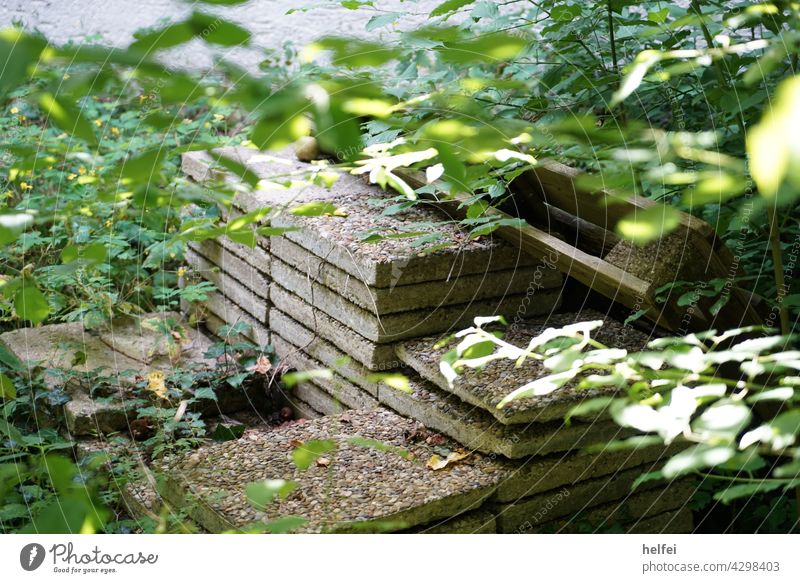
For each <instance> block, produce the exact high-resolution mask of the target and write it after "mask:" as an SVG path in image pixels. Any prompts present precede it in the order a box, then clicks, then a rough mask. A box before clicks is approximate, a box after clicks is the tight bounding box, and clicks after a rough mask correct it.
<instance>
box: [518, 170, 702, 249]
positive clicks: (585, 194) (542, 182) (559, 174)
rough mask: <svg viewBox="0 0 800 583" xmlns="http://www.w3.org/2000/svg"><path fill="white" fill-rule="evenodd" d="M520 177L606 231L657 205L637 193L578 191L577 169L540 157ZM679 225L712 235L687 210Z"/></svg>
mask: <svg viewBox="0 0 800 583" xmlns="http://www.w3.org/2000/svg"><path fill="white" fill-rule="evenodd" d="M523 176H525V180H526V182H527V184H528V185H529V186H532V187H534V188H536V189H537V190H538V192H539V193H540V195H541V196H542V197H543V198H544V201H545V202H546V203H548V204H551V205H553V206H557V207H558V208H560V209H563V210H565V211H567V212H568V213H570V214H572V215H575V216H576V217H578V218H581V219H583V220H585V221H589V222H591V223H594V224H595V225H597V226H598V227H602V228H604V229H607V230H609V231H614V230H615V229H616V226H617V223H619V221H620V219H622V218H623V217H625V216H626V215H628V214H629V213H631V212H632V211H634V210H636V209H641V210H644V209H646V208H649V207H652V206H653V205H656V204H658V203H656V202H654V201H652V200H650V199H647V198H644V197H641V196H633V197H628V198H623V197H621V196H620V195H619V194H616V193H614V191H613V190H598V191H594V192H589V191H586V190H582V189H580V188H578V186H577V185H576V183H575V182H576V180H577V178H578V176H580V171H578V170H576V169H575V168H571V167H569V166H567V165H565V164H561V163H560V162H556V161H554V160H541V161H540V162H539V165H538V166H537V167H536V168H534V169H533V170H530V171H529V172H527V173H526V174H525V175H523ZM680 224H681V225H684V226H686V227H688V228H690V229H692V230H693V231H696V232H698V233H700V234H702V235H703V237H706V238H708V237H710V236H713V235H714V229H713V227H711V225H709V224H708V223H706V222H705V221H703V220H701V219H698V218H697V217H694V216H692V215H690V214H688V213H683V212H682V213H681V214H680Z"/></svg>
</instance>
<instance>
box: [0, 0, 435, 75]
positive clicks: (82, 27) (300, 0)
mask: <svg viewBox="0 0 800 583" xmlns="http://www.w3.org/2000/svg"><path fill="white" fill-rule="evenodd" d="M441 2H442V0H419V1H413V0H412V1H409V0H405V1H404V0H376V1H375V2H374V4H375V6H376V7H378V8H380V9H381V10H387V11H392V10H397V11H410V12H415V13H418V14H419V15H422V14H425V13H427V12H430V10H431V9H432V8H433V7H434V6H436V5H438V4H440V3H441ZM315 4H316V5H317V6H319V5H321V4H323V3H322V2H314V0H251V1H250V2H248V3H246V4H243V5H241V6H233V7H228V8H224V9H222V10H219V9H217V10H216V11H217V12H218V13H220V14H224V15H225V18H227V19H229V20H232V21H234V22H237V23H239V24H241V25H243V26H245V27H246V28H248V29H249V30H250V31H251V32H253V34H254V40H255V43H256V44H257V45H258V46H259V47H263V48H280V47H281V46H282V45H283V43H284V42H286V41H292V42H294V43H295V44H296V45H298V46H302V45H304V44H307V43H308V42H310V41H311V40H313V39H314V38H316V37H318V36H320V35H324V34H344V35H361V36H377V37H380V36H381V35H383V36H386V35H388V34H390V33H389V32H388V29H383V31H373V32H372V33H369V34H368V33H366V32H365V30H364V26H365V24H366V22H367V20H368V19H369V18H370V16H372V15H373V14H375V12H374V11H371V10H368V9H360V10H348V9H346V8H342V7H341V6H336V7H328V8H314V9H313V10H310V11H308V12H296V13H293V14H286V12H287V11H288V10H290V9H299V8H303V7H309V6H313V5H315ZM194 9H202V10H204V11H207V12H214V11H215V7H214V6H211V5H207V4H197V3H193V2H187V1H183V0H0V27H5V26H8V25H10V24H11V23H12V22H21V23H23V24H24V25H25V26H27V27H29V28H33V29H38V30H41V31H42V32H43V33H45V34H46V35H47V36H48V38H50V39H51V40H53V41H55V42H66V41H69V40H73V41H84V40H86V39H87V37H88V38H90V39H97V38H98V37H97V36H96V35H99V38H100V40H101V42H103V43H104V44H112V45H115V46H125V45H126V44H128V43H129V42H130V41H131V40H132V38H133V33H134V32H135V31H136V30H138V29H140V28H143V27H147V26H153V25H157V24H158V23H159V21H163V20H165V19H173V20H179V19H180V18H182V17H184V16H186V15H187V14H189V13H190V12H191V11H192V10H194ZM419 20H420V18H416V19H415V18H411V19H409V20H406V21H404V22H403V26H405V27H408V26H413V25H414V24H415V22H418V21H419ZM215 51H217V52H218V53H219V52H220V51H218V49H215ZM221 53H222V54H223V55H227V56H228V57H230V58H236V59H237V60H238V61H239V62H240V63H241V64H244V65H247V66H253V65H254V64H256V63H258V61H259V60H260V59H261V58H262V56H261V53H260V51H252V50H241V49H233V50H230V49H226V50H223V51H221ZM169 61H170V62H173V63H174V64H184V65H186V64H188V65H192V66H196V67H205V66H208V65H209V64H210V63H211V62H212V61H211V52H210V51H209V49H208V47H206V46H204V45H203V44H202V43H199V42H197V43H193V44H192V45H190V46H188V47H186V48H184V49H182V50H180V51H178V52H177V53H173V54H171V55H170V57H169Z"/></svg>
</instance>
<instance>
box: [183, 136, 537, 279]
mask: <svg viewBox="0 0 800 583" xmlns="http://www.w3.org/2000/svg"><path fill="white" fill-rule="evenodd" d="M222 150H223V151H224V152H225V153H226V155H230V156H231V157H233V158H236V159H239V160H240V161H242V162H243V163H245V164H246V165H247V167H248V168H249V169H251V170H253V171H254V172H256V174H258V175H259V176H260V177H262V178H263V180H262V185H261V186H262V188H261V189H260V190H256V191H255V192H252V193H249V192H242V193H240V194H238V195H237V197H236V199H235V201H234V204H236V205H237V206H238V207H239V208H240V209H241V210H243V211H245V212H250V211H253V210H257V209H261V208H265V207H272V208H284V207H288V206H291V205H293V204H297V203H303V202H309V201H315V200H318V201H329V202H331V203H333V204H335V205H336V206H337V207H338V208H339V209H340V211H341V212H340V213H338V214H341V215H346V216H322V217H298V216H294V215H289V214H286V213H283V214H281V215H279V216H276V217H274V218H273V221H272V224H273V225H275V226H298V227H301V229H300V230H298V231H293V232H290V233H287V235H286V237H288V238H289V239H291V240H292V241H293V242H295V243H297V244H299V245H300V246H302V247H304V248H305V249H307V250H308V251H311V252H312V253H314V254H316V255H317V256H319V257H322V258H325V259H326V260H327V261H329V262H331V263H332V264H334V265H335V266H336V267H338V268H340V269H342V270H344V271H346V272H348V273H350V274H351V275H352V276H354V277H357V278H358V279H359V280H360V281H363V282H365V283H366V284H367V285H370V286H373V287H380V288H388V287H392V286H395V285H405V284H410V283H419V282H422V281H436V280H443V279H448V278H454V277H458V276H461V275H467V274H476V273H478V274H479V273H485V272H487V271H492V270H501V269H516V268H518V267H521V266H526V265H528V266H533V265H538V264H541V263H542V262H541V259H540V258H534V257H532V256H529V255H527V254H524V253H522V252H520V251H519V250H518V249H517V248H516V247H514V246H512V245H510V244H508V243H505V242H503V241H502V240H500V239H493V238H491V237H482V238H479V239H471V238H470V237H469V235H468V233H466V232H465V231H464V230H463V229H461V228H460V227H459V226H458V225H457V224H456V223H453V222H452V221H448V220H446V216H445V215H444V214H442V213H440V211H438V210H436V209H434V208H433V207H431V206H430V205H422V204H420V205H416V206H414V207H412V208H410V209H407V210H405V211H403V212H400V213H395V214H391V215H384V214H383V211H384V210H386V209H387V208H388V207H390V206H392V205H393V204H394V201H393V200H392V198H393V196H392V195H391V194H389V193H386V192H384V191H382V190H381V189H379V188H378V187H376V186H374V185H369V184H367V183H365V182H364V181H363V180H362V179H360V178H357V177H355V176H352V175H350V174H345V173H340V174H339V179H338V180H337V181H336V182H335V183H334V185H333V186H332V187H331V188H330V189H326V188H322V187H317V186H310V187H295V186H291V187H289V188H272V189H270V188H269V186H270V185H272V186H275V184H274V182H275V181H274V180H273V181H271V180H270V177H271V176H275V175H284V177H282V178H280V180H282V181H285V180H286V177H285V175H286V174H287V173H291V172H297V171H311V170H313V169H314V166H313V165H311V164H305V163H302V162H299V161H297V160H296V159H293V158H282V157H280V156H271V155H267V154H262V153H259V152H255V151H253V150H250V149H247V148H233V149H222ZM209 162H210V159H209V157H208V156H207V155H206V154H204V153H200V152H190V153H187V154H184V156H183V169H184V172H186V173H187V174H188V175H190V176H191V177H193V178H195V180H198V181H203V180H207V179H209V178H210V176H211V174H212V172H211V171H210V166H209ZM373 229H378V230H380V231H381V232H383V233H384V234H389V235H393V236H392V237H389V238H384V239H381V240H379V241H377V242H374V243H365V242H364V241H363V239H364V236H365V235H367V234H368V233H369V232H370V231H372V230H373ZM420 229H424V232H428V233H438V234H440V235H441V237H440V238H439V239H437V240H433V241H430V242H429V243H428V244H424V245H419V244H418V243H415V241H416V237H405V236H402V235H404V234H408V233H411V232H420ZM442 243H447V244H448V245H449V246H448V247H447V248H445V249H438V250H435V251H433V250H434V249H435V248H438V247H439V246H440V245H441V244H442ZM426 251H430V252H426Z"/></svg>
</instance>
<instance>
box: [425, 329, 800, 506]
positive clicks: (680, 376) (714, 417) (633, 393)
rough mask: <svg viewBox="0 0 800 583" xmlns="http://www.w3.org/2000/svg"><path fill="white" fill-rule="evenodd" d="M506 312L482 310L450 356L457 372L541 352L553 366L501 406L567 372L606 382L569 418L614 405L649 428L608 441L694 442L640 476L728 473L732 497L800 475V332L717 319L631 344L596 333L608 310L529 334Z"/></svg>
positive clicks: (624, 423)
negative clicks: (509, 335)
mask: <svg viewBox="0 0 800 583" xmlns="http://www.w3.org/2000/svg"><path fill="white" fill-rule="evenodd" d="M501 321H502V320H501V319H499V318H485V319H476V321H475V326H473V327H471V328H468V329H466V330H464V331H462V332H460V333H458V334H457V335H456V336H457V338H458V344H457V345H456V347H455V348H453V349H452V350H451V351H449V352H448V353H447V354H446V355H445V357H444V358H443V360H442V362H441V371H442V373H443V374H444V375H445V377H446V378H447V379H449V381H450V382H452V381H453V380H454V379H455V378H456V377H457V376H458V375H459V374H460V373H461V372H462V371H463V369H464V368H473V369H480V368H481V367H484V366H486V365H488V364H490V363H491V362H493V361H496V360H501V359H502V360H512V361H514V362H515V363H516V366H518V367H520V368H524V367H525V366H529V365H530V363H531V362H532V361H533V362H536V363H538V364H539V365H540V366H543V367H544V370H545V374H542V375H540V376H539V378H537V379H535V380H533V381H531V382H530V383H527V384H526V385H523V386H521V387H518V388H516V389H514V390H512V391H510V393H509V394H508V395H507V396H506V397H505V398H504V399H503V400H502V401H501V402H500V403H498V405H497V407H498V408H502V407H504V406H506V405H507V404H508V403H510V402H511V401H513V400H515V399H521V398H525V397H534V398H535V397H542V396H545V395H549V394H551V393H553V392H557V391H558V390H559V389H560V388H561V387H564V386H565V385H568V384H569V385H571V386H577V387H579V388H583V389H593V390H596V391H601V392H602V393H605V394H604V395H603V396H598V397H592V398H587V399H586V400H585V401H583V402H582V403H581V404H579V405H577V406H576V407H575V408H573V409H572V410H571V411H570V413H569V414H568V415H567V417H566V419H567V422H569V421H570V419H571V418H573V417H583V416H587V415H597V414H600V413H608V414H609V415H610V416H611V417H612V418H613V419H614V420H615V421H616V422H617V423H618V424H619V425H620V426H621V427H626V428H631V429H633V430H636V431H638V432H640V433H642V434H643V435H641V436H635V437H631V438H628V439H625V440H619V441H614V442H611V443H609V444H606V445H605V446H603V447H641V446H644V445H648V444H653V443H664V444H671V443H675V442H684V443H686V444H687V447H686V449H683V450H682V451H681V452H680V453H677V454H675V455H673V456H672V457H671V458H670V459H669V460H668V461H667V462H666V464H665V465H664V467H663V469H662V470H660V471H658V472H656V473H654V474H648V475H645V476H643V477H642V478H640V481H641V480H646V479H652V478H660V477H666V478H670V479H672V478H676V477H679V476H683V475H687V474H694V473H697V474H699V475H701V476H704V477H707V478H710V479H714V480H719V487H718V488H717V489H716V491H715V493H714V498H715V499H717V500H720V501H723V502H729V501H731V500H735V499H737V498H741V497H746V496H752V495H754V494H757V493H764V492H770V491H775V490H783V491H790V490H792V489H795V488H797V487H798V486H800V478H799V477H798V476H800V442H798V438H800V407H798V403H800V399H799V398H798V387H800V375H799V374H798V373H799V372H800V351H798V350H796V349H793V347H792V343H791V342H792V340H793V339H792V338H789V337H785V336H771V335H768V333H769V332H770V331H769V330H764V329H760V328H755V327H751V328H742V329H738V330H728V331H724V332H719V333H718V332H717V331H715V330H710V331H707V332H703V333H698V334H690V335H687V336H682V337H665V338H659V339H656V340H653V341H652V342H650V343H649V344H648V350H646V351H642V352H635V353H628V352H627V351H626V350H624V349H619V348H615V347H613V346H606V345H603V344H601V343H600V342H598V341H597V340H595V339H594V338H593V337H592V331H593V330H596V329H597V328H599V327H600V326H602V324H603V322H602V320H597V321H590V322H581V323H576V324H571V325H568V326H565V327H562V328H548V329H546V330H545V331H544V332H542V333H541V334H539V335H538V336H536V337H534V338H532V339H531V340H530V342H529V343H528V344H527V345H526V346H516V345H514V344H511V343H509V342H506V341H504V340H503V339H502V333H501V332H498V331H495V330H492V329H491V325H493V324H496V323H500V322H501Z"/></svg>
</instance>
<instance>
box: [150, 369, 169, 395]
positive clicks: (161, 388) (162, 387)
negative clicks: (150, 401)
mask: <svg viewBox="0 0 800 583" xmlns="http://www.w3.org/2000/svg"><path fill="white" fill-rule="evenodd" d="M147 390H148V391H151V392H153V393H155V394H156V396H158V397H159V398H161V399H165V398H166V397H167V385H166V383H165V382H164V373H163V372H161V371H160V370H154V371H153V372H151V373H148V375H147Z"/></svg>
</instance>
